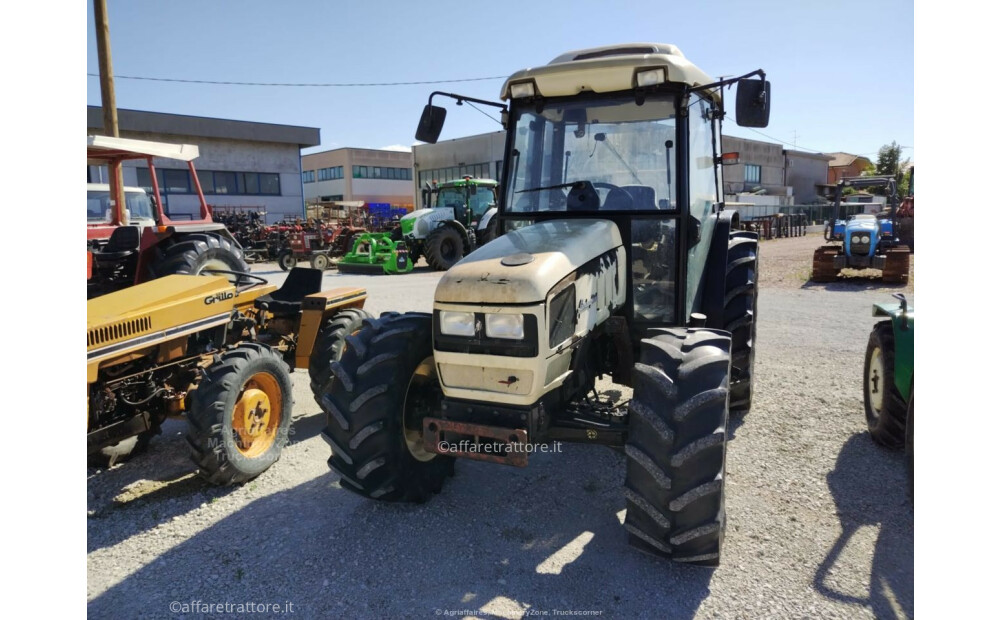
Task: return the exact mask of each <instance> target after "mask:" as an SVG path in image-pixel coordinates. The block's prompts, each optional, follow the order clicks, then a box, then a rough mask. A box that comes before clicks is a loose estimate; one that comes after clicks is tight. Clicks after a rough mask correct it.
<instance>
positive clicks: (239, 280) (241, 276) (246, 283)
mask: <svg viewBox="0 0 1000 620" xmlns="http://www.w3.org/2000/svg"><path fill="white" fill-rule="evenodd" d="M201 273H210V274H214V275H231V276H236V281H235V282H233V286H235V287H236V292H237V293H242V292H243V291H247V290H250V289H252V288H253V287H255V286H260V285H261V284H267V278H262V277H260V276H258V275H254V274H252V273H247V272H246V271H231V270H229V269H202V270H201ZM254 280H256V282H254ZM240 287H242V288H240Z"/></svg>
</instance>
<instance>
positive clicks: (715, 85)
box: [688, 69, 767, 93]
mask: <svg viewBox="0 0 1000 620" xmlns="http://www.w3.org/2000/svg"><path fill="white" fill-rule="evenodd" d="M755 75H759V76H760V79H762V80H765V79H767V75H766V74H765V73H764V70H763V69H757V70H756V71H751V72H750V73H747V74H744V75H741V76H739V77H734V78H728V79H725V80H719V81H718V82H712V83H711V84H703V85H701V86H696V87H694V88H689V89H688V92H689V93H697V92H700V91H703V90H708V89H709V88H720V87H723V86H732V85H733V84H735V83H736V82H739V81H740V80H745V79H746V78H748V77H753V76H755Z"/></svg>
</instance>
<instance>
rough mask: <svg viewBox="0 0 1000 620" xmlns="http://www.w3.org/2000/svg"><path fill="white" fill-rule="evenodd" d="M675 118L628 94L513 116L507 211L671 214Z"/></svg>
mask: <svg viewBox="0 0 1000 620" xmlns="http://www.w3.org/2000/svg"><path fill="white" fill-rule="evenodd" d="M675 111H676V110H675V106H674V98H673V97H672V96H658V97H656V98H653V97H648V98H647V99H646V100H645V102H644V103H643V105H641V106H640V105H636V103H635V97H634V95H623V96H621V97H613V98H610V99H609V98H604V99H600V100H594V101H586V100H584V101H572V102H552V103H548V104H545V105H544V106H543V107H542V108H541V111H538V109H537V108H535V107H534V104H532V105H531V106H530V107H525V108H517V109H515V112H514V115H515V119H516V120H515V123H516V125H515V127H514V144H513V151H512V152H511V159H510V166H509V167H508V171H507V174H508V175H510V176H511V177H512V178H510V180H509V182H508V183H507V210H508V212H513V213H525V212H532V211H567V210H602V211H613V210H614V211H618V210H620V211H634V210H644V209H660V210H665V209H672V208H674V205H675V203H676V191H677V190H676V186H677V179H676V163H675V157H674V154H675V151H676V149H675V148H674V143H675V124H674V117H675Z"/></svg>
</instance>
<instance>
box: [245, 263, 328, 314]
mask: <svg viewBox="0 0 1000 620" xmlns="http://www.w3.org/2000/svg"><path fill="white" fill-rule="evenodd" d="M322 287H323V272H322V271H320V270H319V269H310V268H308V267H294V268H292V270H291V271H290V272H288V277H287V278H285V282H284V284H282V285H281V287H280V288H279V289H278V290H276V291H274V292H273V293H268V294H267V295H261V296H260V297H258V298H257V299H255V300H254V302H253V305H254V307H255V308H258V309H260V310H264V309H267V311H268V312H273V313H274V314H298V313H299V312H301V311H302V299H303V298H304V297H305V296H306V295H312V294H313V293H318V292H319V291H320V289H321V288H322Z"/></svg>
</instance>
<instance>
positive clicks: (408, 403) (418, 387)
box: [403, 356, 441, 462]
mask: <svg viewBox="0 0 1000 620" xmlns="http://www.w3.org/2000/svg"><path fill="white" fill-rule="evenodd" d="M440 394H441V387H440V385H439V384H438V380H437V367H436V366H435V364H434V357H432V356H428V357H426V358H424V360H423V361H422V362H420V364H419V365H417V368H416V370H414V371H413V374H412V375H411V376H410V383H409V384H408V385H407V387H406V397H405V398H404V399H403V437H404V439H406V448H407V449H408V450H409V451H410V455H411V456H413V458H415V459H417V460H418V461H421V462H427V461H430V460H431V459H433V458H434V457H435V456H437V453H436V452H429V451H427V450H426V449H425V448H424V427H423V420H424V417H425V416H426V415H427V413H428V412H429V411H430V410H431V408H432V407H433V405H434V403H435V402H436V401H437V399H438V397H439V396H440Z"/></svg>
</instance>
